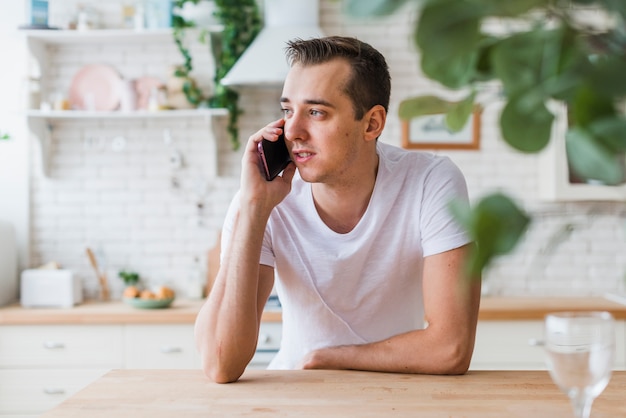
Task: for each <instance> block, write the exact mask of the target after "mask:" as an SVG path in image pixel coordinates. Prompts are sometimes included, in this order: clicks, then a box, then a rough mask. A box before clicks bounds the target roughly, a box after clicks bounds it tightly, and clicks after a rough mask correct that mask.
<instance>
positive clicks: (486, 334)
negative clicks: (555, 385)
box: [470, 321, 546, 370]
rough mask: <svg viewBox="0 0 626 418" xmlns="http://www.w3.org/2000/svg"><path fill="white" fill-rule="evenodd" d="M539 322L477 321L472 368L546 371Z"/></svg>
mask: <svg viewBox="0 0 626 418" xmlns="http://www.w3.org/2000/svg"><path fill="white" fill-rule="evenodd" d="M542 339H543V322H542V321H479V322H478V328H477V331H476V344H475V346H474V355H473V357H472V363H471V365H470V368H471V369H474V370H499V369H502V370H525V369H529V370H532V369H540V370H545V369H546V365H545V356H544V351H543V347H542V346H539V345H534V344H533V343H536V342H540V341H541V340H542Z"/></svg>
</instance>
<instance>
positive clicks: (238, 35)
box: [172, 0, 261, 150]
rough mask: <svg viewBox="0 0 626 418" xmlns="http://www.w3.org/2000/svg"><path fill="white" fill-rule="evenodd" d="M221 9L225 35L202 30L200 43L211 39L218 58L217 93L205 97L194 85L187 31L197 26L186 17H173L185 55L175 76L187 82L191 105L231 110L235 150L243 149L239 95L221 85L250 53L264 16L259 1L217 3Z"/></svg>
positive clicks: (218, 14) (185, 88)
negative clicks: (246, 51) (241, 59)
mask: <svg viewBox="0 0 626 418" xmlns="http://www.w3.org/2000/svg"><path fill="white" fill-rule="evenodd" d="M200 1H201V0H175V1H174V7H177V8H182V7H183V6H184V5H185V3H193V4H198V3H199V2H200ZM214 2H215V5H216V6H217V10H216V11H215V13H214V14H215V17H216V18H217V19H218V21H219V22H220V23H221V24H222V25H223V26H224V30H223V31H222V32H221V33H213V34H210V36H209V34H208V32H207V31H206V30H204V31H201V33H200V41H201V42H203V43H206V42H207V38H209V39H210V40H211V50H212V52H213V56H214V57H215V67H216V68H215V78H214V81H215V93H214V94H213V96H211V97H205V96H204V94H203V92H202V90H201V89H200V88H199V87H198V86H197V85H196V84H195V83H194V82H193V80H192V79H191V77H190V73H191V71H192V70H193V57H192V56H191V53H190V51H189V48H188V47H187V46H186V44H185V31H186V30H187V29H188V28H193V27H195V26H196V24H195V22H193V21H189V20H185V19H184V18H183V17H182V16H179V15H174V16H173V17H172V27H173V37H174V42H175V43H176V46H177V47H178V50H179V51H180V53H181V55H182V56H183V64H182V65H180V66H179V67H178V68H177V70H176V72H175V75H176V76H177V77H181V78H184V79H185V83H184V85H183V92H184V93H185V97H186V98H187V101H189V103H191V104H193V105H194V106H207V107H211V108H226V109H228V113H229V119H228V126H227V130H228V133H229V135H230V138H231V143H232V146H233V149H234V150H236V149H238V148H239V145H240V144H239V128H238V120H239V115H240V114H241V113H242V111H241V108H240V107H239V94H238V93H237V92H236V91H234V90H233V89H230V88H228V87H226V86H224V85H222V84H221V80H222V78H223V77H224V76H225V75H226V74H227V73H228V71H230V69H231V68H232V66H233V65H234V64H235V62H237V59H239V57H240V56H241V54H242V53H243V52H244V51H245V50H246V48H247V47H248V45H250V43H251V42H252V41H253V40H254V38H255V37H256V35H257V34H258V33H259V31H260V30H261V17H260V15H259V9H258V7H257V4H256V1H255V0H214Z"/></svg>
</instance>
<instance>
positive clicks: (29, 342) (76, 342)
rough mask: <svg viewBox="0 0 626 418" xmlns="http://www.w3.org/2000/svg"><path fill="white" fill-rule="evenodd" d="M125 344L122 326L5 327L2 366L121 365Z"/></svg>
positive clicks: (1, 330) (0, 331)
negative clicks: (123, 342)
mask: <svg viewBox="0 0 626 418" xmlns="http://www.w3.org/2000/svg"><path fill="white" fill-rule="evenodd" d="M122 347H123V344H122V328H121V326H119V325H8V326H2V327H0V368H2V367H12V368H13V367H47V368H64V367H89V368H96V367H97V368H119V367H121V366H122V360H123V356H122Z"/></svg>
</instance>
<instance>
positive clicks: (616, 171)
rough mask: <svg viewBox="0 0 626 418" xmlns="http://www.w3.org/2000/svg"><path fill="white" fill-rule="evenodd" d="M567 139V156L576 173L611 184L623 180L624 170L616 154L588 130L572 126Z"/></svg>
mask: <svg viewBox="0 0 626 418" xmlns="http://www.w3.org/2000/svg"><path fill="white" fill-rule="evenodd" d="M565 139H566V149H567V158H568V160H569V162H570V164H571V166H572V169H573V170H574V172H575V173H576V174H578V175H579V176H581V177H583V178H586V179H593V180H599V181H601V182H604V183H606V184H610V185H615V184H619V183H621V182H622V180H623V172H622V168H621V165H620V164H619V160H618V159H617V158H616V156H615V154H614V153H612V152H611V151H609V150H608V149H607V148H606V147H604V146H603V145H602V143H601V142H599V141H596V140H595V138H594V137H593V136H592V135H591V134H590V133H589V132H588V131H587V130H585V129H583V128H580V127H574V128H571V129H570V130H569V131H568V132H567V135H566V136H565Z"/></svg>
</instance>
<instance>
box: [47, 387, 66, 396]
mask: <svg viewBox="0 0 626 418" xmlns="http://www.w3.org/2000/svg"><path fill="white" fill-rule="evenodd" d="M43 393H45V394H46V395H64V394H65V389H60V388H44V390H43Z"/></svg>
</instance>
